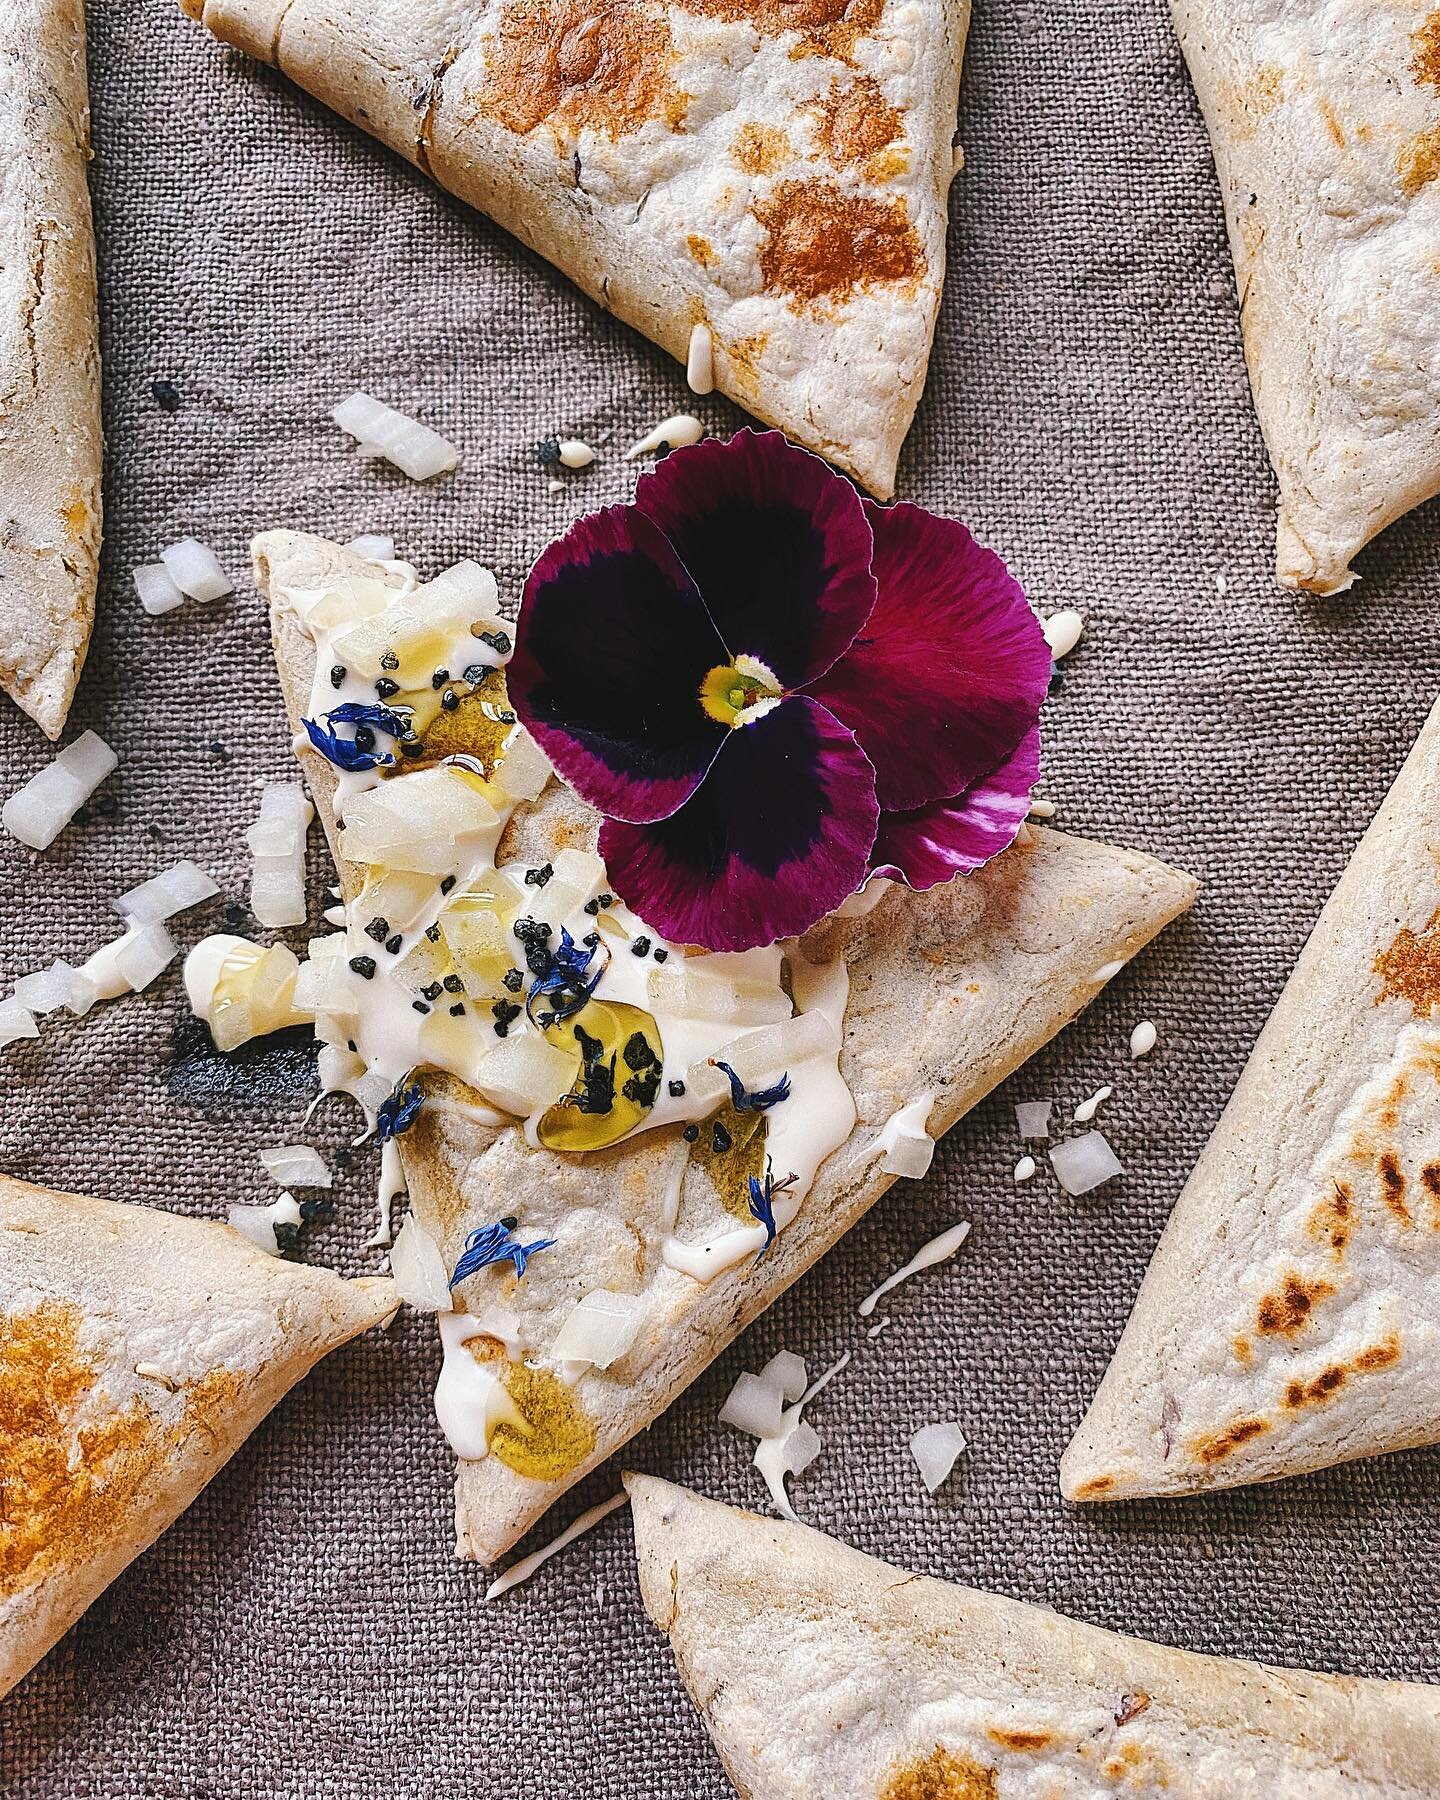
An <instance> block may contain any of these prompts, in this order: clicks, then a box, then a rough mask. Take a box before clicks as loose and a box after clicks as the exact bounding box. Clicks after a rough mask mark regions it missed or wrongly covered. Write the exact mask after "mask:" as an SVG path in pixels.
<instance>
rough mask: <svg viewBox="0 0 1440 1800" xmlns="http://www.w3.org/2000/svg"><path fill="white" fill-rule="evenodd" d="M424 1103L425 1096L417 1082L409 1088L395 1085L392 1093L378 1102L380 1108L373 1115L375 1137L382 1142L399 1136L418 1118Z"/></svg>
mask: <svg viewBox="0 0 1440 1800" xmlns="http://www.w3.org/2000/svg"><path fill="white" fill-rule="evenodd" d="M424 1104H425V1096H424V1094H423V1093H422V1092H421V1091H420V1088H419V1086H418V1084H417V1085H416V1086H415V1087H409V1088H407V1087H403V1086H397V1087H396V1089H395V1092H394V1093H393V1094H391V1095H390V1096H389V1097H388V1098H387V1099H385V1100H382V1101H381V1102H380V1110H379V1112H378V1113H376V1115H375V1135H376V1137H377V1138H379V1140H380V1142H381V1143H382V1144H384V1143H388V1142H389V1140H390V1139H391V1138H397V1137H399V1135H400V1133H401V1132H402V1131H408V1130H409V1129H410V1127H411V1126H412V1125H413V1124H414V1123H415V1121H416V1119H417V1118H419V1116H420V1108H421V1107H422V1106H423V1105H424Z"/></svg>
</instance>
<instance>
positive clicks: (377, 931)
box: [365, 918, 390, 944]
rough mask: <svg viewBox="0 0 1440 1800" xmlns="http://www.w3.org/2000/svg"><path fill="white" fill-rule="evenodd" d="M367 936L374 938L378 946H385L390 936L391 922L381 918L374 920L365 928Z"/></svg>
mask: <svg viewBox="0 0 1440 1800" xmlns="http://www.w3.org/2000/svg"><path fill="white" fill-rule="evenodd" d="M365 935H366V937H372V938H374V940H375V942H376V943H377V944H383V943H384V942H385V940H386V938H387V937H389V935H390V921H389V920H388V919H381V918H374V919H372V920H371V921H370V923H369V924H368V925H367V926H366V927H365Z"/></svg>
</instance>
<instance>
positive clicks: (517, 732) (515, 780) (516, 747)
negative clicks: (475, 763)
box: [495, 725, 550, 800]
mask: <svg viewBox="0 0 1440 1800" xmlns="http://www.w3.org/2000/svg"><path fill="white" fill-rule="evenodd" d="M495 779H496V780H497V781H498V782H499V784H500V786H501V787H502V788H504V790H505V792H506V793H507V794H509V796H510V798H511V799H512V800H535V799H538V798H539V796H540V793H541V792H542V790H543V789H544V786H545V783H546V782H547V781H548V780H549V779H550V762H549V759H548V758H547V756H546V755H545V752H544V751H543V750H542V749H541V748H540V746H539V745H538V744H537V743H536V742H535V740H534V738H532V737H531V735H530V733H529V732H528V731H527V730H526V729H525V727H524V726H523V725H517V726H516V727H515V729H514V730H513V731H512V732H511V733H510V735H509V737H508V738H506V740H505V748H504V751H503V753H502V754H501V758H500V767H499V768H498V770H497V771H496V774H495Z"/></svg>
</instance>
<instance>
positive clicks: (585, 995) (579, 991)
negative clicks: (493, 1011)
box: [525, 925, 610, 1023]
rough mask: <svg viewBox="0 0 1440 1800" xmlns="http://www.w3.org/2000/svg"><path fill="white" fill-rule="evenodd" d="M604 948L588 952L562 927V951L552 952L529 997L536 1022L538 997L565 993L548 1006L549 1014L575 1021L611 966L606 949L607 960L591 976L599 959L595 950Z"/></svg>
mask: <svg viewBox="0 0 1440 1800" xmlns="http://www.w3.org/2000/svg"><path fill="white" fill-rule="evenodd" d="M599 948H600V946H599V945H596V946H594V947H593V948H590V949H587V948H586V947H585V946H584V945H583V944H577V943H576V942H575V940H574V938H572V937H571V935H570V933H569V932H568V931H567V930H566V929H565V927H564V926H563V925H562V926H561V927H560V945H559V948H558V949H555V950H549V951H548V955H549V958H550V962H549V966H548V967H547V968H546V970H545V973H544V974H543V975H537V976H536V978H535V980H534V982H533V983H532V984H531V988H530V992H529V994H528V995H527V996H526V1000H525V1010H526V1012H527V1013H528V1014H529V1016H530V1019H531V1021H532V1023H533V1021H534V1018H535V1014H534V1012H533V1010H532V1008H533V1006H534V1003H535V999H536V996H537V995H541V994H564V995H565V996H566V997H565V998H564V999H562V1000H559V1001H557V1002H556V1004H555V1005H554V1006H549V1007H546V1009H545V1010H546V1012H548V1013H553V1014H554V1017H555V1020H556V1021H557V1022H558V1021H559V1020H561V1019H569V1018H573V1017H574V1015H575V1014H576V1013H577V1012H579V1010H580V1008H581V1007H582V1006H584V1004H585V1002H586V1001H587V1000H588V999H589V998H590V996H591V995H592V994H593V993H594V992H595V989H596V988H597V987H598V986H599V984H600V977H601V976H602V975H603V974H604V973H605V971H606V969H607V968H608V967H609V966H610V952H609V949H608V948H607V949H606V952H605V961H604V962H603V963H602V964H601V965H600V967H599V968H598V969H597V970H596V971H595V973H594V974H593V975H591V974H590V965H591V963H592V962H594V960H595V951H596V950H597V949H599Z"/></svg>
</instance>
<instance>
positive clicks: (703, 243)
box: [685, 231, 715, 269]
mask: <svg viewBox="0 0 1440 1800" xmlns="http://www.w3.org/2000/svg"><path fill="white" fill-rule="evenodd" d="M685 248H686V249H687V250H688V251H689V252H690V254H691V256H693V257H694V259H695V261H696V262H697V263H699V265H700V267H701V268H702V269H708V268H709V267H710V265H711V263H712V262H714V260H715V246H714V245H713V244H712V243H711V242H710V240H709V238H707V237H702V236H701V235H700V233H699V232H698V231H692V232H691V233H690V235H689V236H688V237H687V238H686V239H685Z"/></svg>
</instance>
